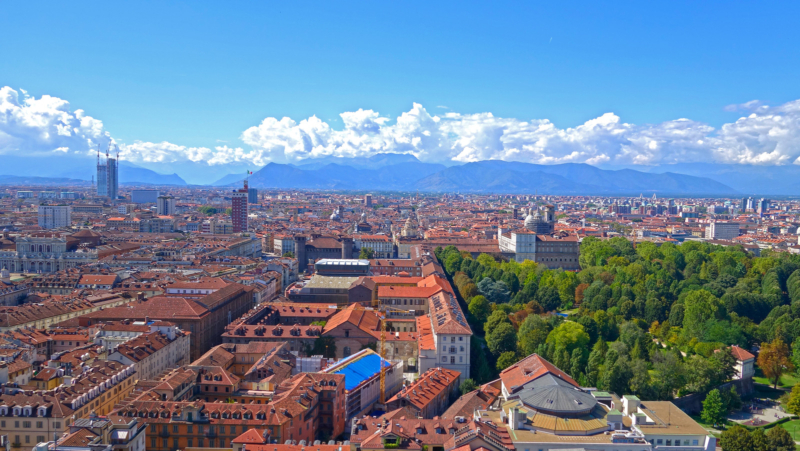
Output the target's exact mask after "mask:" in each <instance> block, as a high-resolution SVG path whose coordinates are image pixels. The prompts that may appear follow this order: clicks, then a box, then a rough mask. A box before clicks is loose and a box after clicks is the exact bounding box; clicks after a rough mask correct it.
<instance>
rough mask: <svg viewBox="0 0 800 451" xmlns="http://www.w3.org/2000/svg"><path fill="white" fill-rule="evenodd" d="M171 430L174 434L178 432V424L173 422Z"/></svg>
mask: <svg viewBox="0 0 800 451" xmlns="http://www.w3.org/2000/svg"><path fill="white" fill-rule="evenodd" d="M172 432H173V433H174V434H177V433H178V425H177V424H173V425H172Z"/></svg>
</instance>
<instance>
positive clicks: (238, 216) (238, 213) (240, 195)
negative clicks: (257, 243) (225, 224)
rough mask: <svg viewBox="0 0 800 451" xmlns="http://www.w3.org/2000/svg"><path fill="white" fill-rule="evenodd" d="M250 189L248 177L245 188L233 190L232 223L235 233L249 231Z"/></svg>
mask: <svg viewBox="0 0 800 451" xmlns="http://www.w3.org/2000/svg"><path fill="white" fill-rule="evenodd" d="M248 197H249V190H248V189H247V179H244V188H241V189H238V190H236V191H234V192H233V195H232V196H231V201H232V205H231V224H232V225H233V233H240V232H247V199H248Z"/></svg>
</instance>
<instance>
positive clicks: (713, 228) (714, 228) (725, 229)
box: [706, 222, 739, 241]
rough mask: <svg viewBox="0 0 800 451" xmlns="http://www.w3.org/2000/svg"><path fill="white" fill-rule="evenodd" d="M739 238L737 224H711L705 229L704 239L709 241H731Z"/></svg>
mask: <svg viewBox="0 0 800 451" xmlns="http://www.w3.org/2000/svg"><path fill="white" fill-rule="evenodd" d="M737 236H739V223H737V222H712V223H711V224H709V225H708V226H707V227H706V238H708V239H710V240H725V241H733V239H734V238H736V237H737Z"/></svg>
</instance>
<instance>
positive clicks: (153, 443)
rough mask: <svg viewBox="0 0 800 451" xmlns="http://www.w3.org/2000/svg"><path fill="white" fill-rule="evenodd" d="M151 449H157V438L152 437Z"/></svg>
mask: <svg viewBox="0 0 800 451" xmlns="http://www.w3.org/2000/svg"><path fill="white" fill-rule="evenodd" d="M150 447H151V448H156V438H155V437H150Z"/></svg>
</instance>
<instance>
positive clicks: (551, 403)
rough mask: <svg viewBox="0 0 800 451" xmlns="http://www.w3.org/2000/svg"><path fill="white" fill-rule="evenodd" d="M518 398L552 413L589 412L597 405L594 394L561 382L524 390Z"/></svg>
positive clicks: (540, 409)
mask: <svg viewBox="0 0 800 451" xmlns="http://www.w3.org/2000/svg"><path fill="white" fill-rule="evenodd" d="M519 400H520V401H522V403H523V404H525V405H527V406H530V407H532V408H534V409H536V410H537V411H539V412H542V413H549V414H554V415H565V414H566V415H581V414H584V413H589V412H590V411H591V410H592V409H594V407H595V406H596V405H597V400H596V399H595V398H594V396H592V395H590V394H589V393H586V392H583V391H580V390H578V389H577V388H575V387H571V386H565V385H562V384H553V385H547V386H544V387H538V388H534V389H532V390H524V391H523V392H522V393H521V394H520V397H519Z"/></svg>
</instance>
